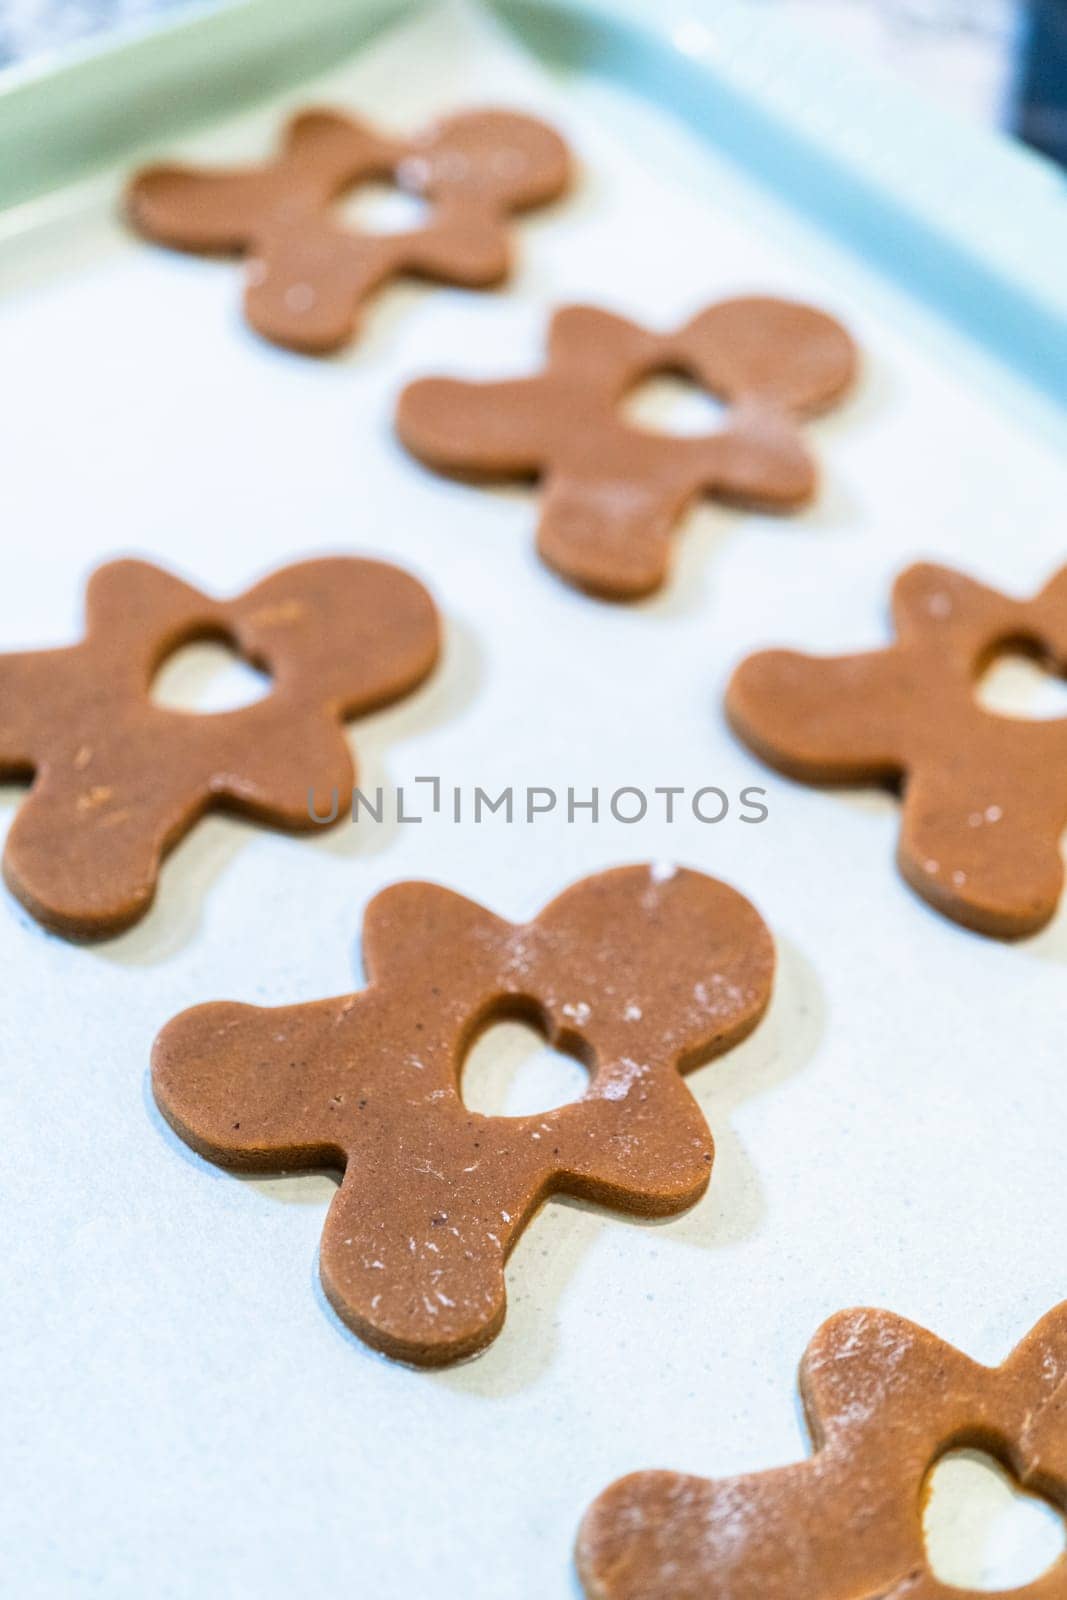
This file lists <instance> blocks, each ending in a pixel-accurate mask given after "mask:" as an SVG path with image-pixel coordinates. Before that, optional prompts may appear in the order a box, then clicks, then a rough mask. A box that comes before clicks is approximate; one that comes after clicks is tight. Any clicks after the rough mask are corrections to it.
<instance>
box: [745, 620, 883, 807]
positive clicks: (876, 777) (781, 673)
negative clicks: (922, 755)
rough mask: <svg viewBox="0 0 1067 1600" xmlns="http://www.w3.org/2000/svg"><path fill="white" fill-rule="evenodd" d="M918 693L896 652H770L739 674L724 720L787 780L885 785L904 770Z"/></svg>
mask: <svg viewBox="0 0 1067 1600" xmlns="http://www.w3.org/2000/svg"><path fill="white" fill-rule="evenodd" d="M913 693H914V691H913V685H912V683H911V681H910V678H909V674H908V671H907V664H906V662H905V661H904V660H903V659H902V658H901V657H900V656H899V655H898V654H897V653H896V652H894V651H890V650H886V651H876V652H872V653H871V654H869V655H856V656H840V657H834V658H832V659H831V658H826V659H819V658H817V657H813V656H804V655H799V654H796V653H795V652H793V651H789V650H765V651H761V652H760V653H759V654H758V655H754V656H749V657H748V659H747V660H746V661H743V662H742V663H741V665H740V666H739V667H738V668H737V670H736V671H735V673H734V675H733V677H732V679H731V680H730V684H729V687H728V688H727V691H726V715H727V718H728V720H729V722H730V725H731V727H732V728H733V730H734V732H735V733H736V734H737V735H738V737H739V738H741V739H743V740H744V742H745V744H747V745H748V746H749V748H750V749H751V750H754V751H755V752H756V754H757V755H758V756H760V757H761V758H762V759H763V760H764V761H766V762H767V763H768V765H769V766H772V767H776V768H777V769H778V771H780V772H784V773H786V774H787V775H788V776H789V777H793V778H799V779H801V780H803V781H806V782H809V783H864V782H884V781H887V780H893V779H895V778H897V777H898V776H899V775H900V773H901V771H902V770H903V769H904V767H905V766H906V762H907V747H906V737H905V729H906V728H907V725H908V708H909V705H910V704H912V703H913Z"/></svg>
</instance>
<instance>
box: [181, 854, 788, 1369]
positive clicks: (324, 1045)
mask: <svg viewBox="0 0 1067 1600" xmlns="http://www.w3.org/2000/svg"><path fill="white" fill-rule="evenodd" d="M363 959H364V966H365V968H366V971H367V974H368V978H369V986H368V987H367V988H366V989H364V990H363V991H362V992H361V993H358V994H350V995H345V996H342V997H340V998H338V999H334V1000H323V1001H319V1002H316V1003H311V1004H306V1005H291V1006H285V1007H281V1008H271V1009H263V1008H260V1007H255V1006H247V1005H229V1004H214V1005H206V1006H199V1007H197V1008H196V1009H194V1010H192V1011H187V1012H185V1013H184V1014H183V1015H181V1016H179V1017H178V1018H176V1019H175V1021H173V1022H172V1023H170V1024H169V1026H168V1027H167V1028H165V1029H164V1031H163V1032H162V1034H161V1035H160V1036H159V1038H158V1040H157V1041H156V1045H155V1050H154V1052H153V1058H152V1082H153V1088H154V1091H155V1096H156V1101H157V1103H158V1105H159V1107H160V1110H161V1111H162V1112H163V1115H164V1116H165V1117H166V1118H167V1120H168V1122H169V1123H170V1124H171V1126H172V1127H173V1128H174V1129H175V1130H176V1131H177V1133H178V1134H179V1135H180V1136H181V1138H182V1139H184V1140H185V1141H186V1143H188V1144H189V1145H191V1146H192V1148H193V1149H194V1150H197V1151H199V1153H200V1154H201V1155H203V1156H206V1157H207V1159H208V1160H210V1161H214V1162H217V1163H218V1164H219V1165H220V1166H224V1167H228V1168H230V1169H232V1170H234V1171H240V1172H272V1173H277V1172H281V1171H285V1172H294V1171H300V1170H309V1169H319V1168H323V1167H328V1168H333V1169H337V1170H343V1172H344V1177H343V1180H342V1182H341V1186H340V1188H339V1190H338V1192H337V1195H336V1197H335V1199H334V1201H333V1203H332V1205H331V1207H330V1211H329V1214H328V1216H327V1219H326V1225H325V1228H324V1231H323V1238H322V1248H321V1253H320V1272H321V1277H322V1282H323V1285H324V1288H325V1290H326V1294H327V1296H328V1297H329V1299H330V1302H331V1303H332V1305H333V1306H334V1308H335V1310H336V1311H337V1313H338V1315H339V1316H340V1317H341V1318H342V1319H343V1321H344V1322H346V1323H347V1324H348V1326H349V1327H350V1328H351V1329H352V1330H353V1331H354V1332H355V1333H356V1334H358V1336H359V1337H360V1338H361V1339H363V1340H365V1341H366V1342H367V1343H368V1344H371V1345H373V1346H375V1347H376V1348H377V1349H379V1350H382V1351H384V1352H385V1353H386V1354H387V1355H389V1356H392V1357H394V1358H396V1359H399V1360H403V1361H408V1362H412V1363H417V1364H419V1365H425V1366H436V1365H441V1364H443V1363H447V1362H453V1361H458V1360H460V1359H462V1358H463V1357H466V1356H470V1355H473V1354H474V1353H475V1352H477V1351H478V1350H480V1349H482V1348H483V1346H485V1345H487V1344H488V1343H489V1342H490V1341H491V1340H492V1339H493V1338H495V1336H496V1335H497V1333H498V1332H499V1331H500V1328H501V1326H502V1325H503V1321H504V1313H505V1286H504V1264H505V1262H506V1261H507V1258H508V1255H509V1253H510V1251H511V1249H512V1247H513V1246H514V1244H515V1242H516V1240H517V1239H518V1237H519V1235H520V1234H521V1233H522V1232H523V1230H524V1229H525V1227H526V1226H527V1224H528V1223H529V1222H530V1220H531V1218H532V1217H533V1215H534V1213H535V1212H536V1211H537V1209H538V1208H539V1207H540V1206H541V1204H542V1203H543V1202H544V1201H545V1200H547V1199H548V1198H549V1197H550V1196H551V1195H554V1194H568V1195H573V1196H578V1197H581V1198H584V1199H588V1200H593V1201H597V1202H598V1203H600V1204H601V1205H605V1206H609V1207H611V1208H613V1209H616V1210H620V1211H625V1212H631V1213H634V1214H636V1215H642V1216H669V1215H672V1214H673V1213H675V1212H678V1211H681V1210H683V1209H685V1208H686V1207H687V1206H690V1205H692V1204H693V1202H694V1201H696V1200H697V1199H699V1197H700V1196H701V1195H702V1194H703V1192H704V1190H705V1188H706V1187H707V1184H708V1180H709V1177H710V1174H711V1166H712V1157H713V1144H712V1139H711V1135H710V1134H709V1132H708V1129H707V1125H706V1123H705V1121H704V1118H703V1116H702V1114H701V1112H700V1109H699V1107H698V1106H697V1103H696V1101H695V1100H694V1099H693V1096H692V1095H691V1093H690V1092H689V1089H688V1088H687V1087H686V1085H685V1083H684V1082H683V1080H682V1076H681V1074H683V1073H687V1072H689V1071H691V1070H692V1069H693V1068H695V1067H697V1066H699V1065H701V1064H702V1063H703V1062H705V1061H709V1060H711V1059H712V1058H713V1057H714V1056H717V1055H720V1054H722V1053H723V1052H724V1051H726V1050H729V1049H731V1048H732V1047H733V1046H734V1045H735V1044H737V1043H738V1042H739V1041H740V1040H741V1039H743V1038H744V1037H745V1036H746V1035H747V1034H748V1033H749V1032H750V1031H751V1030H752V1029H753V1028H754V1027H755V1026H756V1024H757V1022H758V1021H759V1020H760V1018H761V1016H762V1015H763V1012H764V1010H765V1008H766V1006H767V1003H768V1000H769V997H770V990H771V980H772V974H773V967H774V949H773V945H772V942H771V937H770V934H769V933H768V931H767V928H766V927H765V925H764V923H763V921H762V920H761V918H760V916H759V915H758V913H757V912H756V911H755V910H754V909H753V907H752V906H751V905H750V904H749V902H748V901H747V900H745V899H743V898H742V897H741V896H740V895H739V894H737V893H735V891H734V890H732V889H730V888H727V887H726V885H724V884H722V883H719V882H716V881H715V880H714V879H711V878H706V877H704V876H703V875H702V874H700V873H697V872H691V871H685V870H681V869H679V870H677V871H675V872H673V874H672V875H670V876H665V875H664V874H663V873H662V872H660V871H655V870H652V869H649V868H648V867H643V866H642V867H621V868H618V869H616V870H614V871H609V872H604V873H601V874H599V875H598V876H596V877H592V878H586V879H584V880H583V881H581V882H580V883H577V884H575V885H574V886H573V887H572V888H570V889H568V890H567V891H566V892H565V893H564V894H562V895H561V896H560V897H559V898H558V899H556V900H554V901H553V902H552V903H551V904H550V905H549V906H547V907H546V909H545V910H544V911H542V912H541V914H540V915H539V916H538V917H537V918H536V919H535V920H534V921H533V922H531V923H529V924H527V925H525V926H514V925H512V924H510V923H507V922H504V921H502V920H501V919H500V918H499V917H496V916H494V915H493V914H492V913H491V912H489V911H486V910H484V909H483V908H482V907H481V906H479V905H476V904H474V903H473V902H471V901H469V900H465V899H461V898H460V896H459V895H456V894H453V893H451V892H450V891H449V890H446V889H442V888H437V887H435V886H433V885H431V884H426V883H404V884H399V885H396V886H394V887H392V888H390V889H386V890H385V891H383V893H381V894H379V895H378V897H377V898H376V899H375V900H374V901H373V902H372V903H371V905H370V906H369V908H368V910H367V914H366V919H365V923H364V933H363ZM506 1018H524V1019H526V1020H528V1021H533V1022H535V1023H537V1024H538V1025H539V1026H540V1027H542V1029H543V1030H544V1032H545V1034H546V1037H547V1038H548V1039H549V1041H550V1042H551V1043H552V1044H553V1045H555V1046H556V1047H557V1048H560V1049H563V1050H567V1051H569V1052H570V1053H572V1054H574V1055H576V1056H578V1057H579V1059H581V1060H582V1061H583V1062H584V1063H585V1064H586V1066H587V1068H588V1070H589V1075H590V1082H589V1087H588V1090H587V1092H586V1093H585V1094H584V1095H583V1096H582V1097H581V1098H580V1099H579V1100H576V1101H574V1102H573V1103H571V1104H569V1105H565V1106H561V1107H559V1108H558V1109H556V1110H554V1111H548V1112H545V1113H544V1114H540V1115H536V1116H522V1117H486V1116H481V1115H479V1114H477V1113H475V1112H472V1111H469V1110H468V1109H467V1108H466V1106H465V1105H464V1103H463V1100H462V1097H461V1093H460V1079H461V1073H462V1067H463V1061H464V1058H465V1056H466V1054H467V1052H468V1050H469V1048H470V1046H471V1044H472V1043H473V1041H474V1039H475V1038H476V1037H477V1036H478V1034H479V1033H480V1032H481V1031H482V1030H483V1029H484V1028H486V1027H487V1026H488V1025H490V1024H491V1023H493V1022H497V1021H500V1020H502V1019H506Z"/></svg>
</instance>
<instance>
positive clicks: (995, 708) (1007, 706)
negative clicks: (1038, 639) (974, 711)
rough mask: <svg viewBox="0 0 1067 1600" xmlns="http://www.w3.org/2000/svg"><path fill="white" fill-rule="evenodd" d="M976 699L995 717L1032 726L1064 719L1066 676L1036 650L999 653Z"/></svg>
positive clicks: (979, 685) (1066, 710)
mask: <svg viewBox="0 0 1067 1600" xmlns="http://www.w3.org/2000/svg"><path fill="white" fill-rule="evenodd" d="M975 699H976V700H977V701H978V704H979V705H980V706H981V707H982V708H983V710H985V711H991V712H992V713H993V715H994V716H997V717H1016V718H1022V719H1025V720H1027V721H1033V722H1045V721H1048V720H1049V719H1051V718H1054V717H1067V676H1062V675H1060V674H1059V673H1058V672H1057V671H1056V669H1055V667H1054V666H1052V665H1051V664H1049V663H1048V662H1047V660H1046V658H1045V657H1043V656H1042V655H1041V653H1040V652H1039V651H1037V650H1028V649H1024V648H1022V647H1017V648H1014V649H1008V650H1000V651H998V652H997V654H996V655H995V656H994V657H993V659H992V661H990V663H989V665H988V666H987V667H986V669H985V671H984V672H983V673H982V676H981V677H980V678H979V680H978V683H977V684H976V686H975Z"/></svg>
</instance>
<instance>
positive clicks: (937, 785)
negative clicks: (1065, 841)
mask: <svg viewBox="0 0 1067 1600" xmlns="http://www.w3.org/2000/svg"><path fill="white" fill-rule="evenodd" d="M1064 812H1065V807H1064V803H1063V799H1062V797H1061V796H1059V795H1048V794H1047V792H1046V794H1044V795H1043V794H1042V789H1041V785H1040V784H1039V783H1037V782H1026V781H1020V774H1019V773H1018V772H1017V771H1016V772H1013V771H1012V770H1011V767H1010V765H1005V767H1004V768H1003V769H1002V770H1000V771H996V770H991V769H988V768H980V769H978V770H976V771H974V772H972V773H968V772H966V771H961V770H960V769H959V763H957V764H956V765H954V766H952V767H951V768H948V769H946V771H945V772H944V773H943V774H942V773H930V772H918V773H916V774H915V775H914V777H913V778H912V779H911V780H910V781H909V783H908V785H907V789H906V792H905V799H904V815H903V819H902V823H901V830H900V842H899V845H898V849H897V861H898V864H899V866H900V871H901V873H902V874H903V876H904V877H905V878H906V879H907V881H908V883H909V884H910V885H911V887H912V888H913V889H915V890H916V891H917V893H919V894H920V895H922V897H923V899H924V900H928V901H929V902H930V904H931V905H932V906H934V907H935V908H936V909H937V910H938V911H941V912H943V913H944V915H946V916H949V917H952V918H953V919H954V921H956V922H960V923H962V924H963V926H964V927H967V928H973V929H975V930H976V931H977V932H978V933H987V934H992V935H994V936H996V937H998V938H1004V939H1013V938H1021V937H1023V936H1025V935H1026V934H1031V933H1036V932H1037V931H1038V930H1039V929H1041V928H1043V927H1044V926H1045V924H1046V923H1047V922H1048V921H1049V920H1050V918H1051V917H1052V916H1053V914H1054V913H1055V910H1056V906H1057V904H1058V903H1059V898H1060V894H1061V893H1062V890H1063V859H1062V856H1061V854H1060V841H1061V837H1062V834H1063V830H1064V827H1065V825H1067V816H1065V814H1064Z"/></svg>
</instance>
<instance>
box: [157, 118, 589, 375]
mask: <svg viewBox="0 0 1067 1600" xmlns="http://www.w3.org/2000/svg"><path fill="white" fill-rule="evenodd" d="M569 172H570V157H569V154H568V151H567V147H566V145H565V144H564V142H563V140H562V139H561V138H560V137H559V135H558V134H557V133H555V132H554V131H553V129H551V128H549V127H546V126H545V124H544V123H542V122H538V121H536V120H535V119H534V118H533V117H527V116H520V115H518V114H517V113H515V112H511V111H495V110H484V111H467V112H463V113H460V114H459V115H457V116H452V117H449V118H447V120H445V121H443V122H440V123H437V124H435V125H434V126H432V127H429V128H426V129H424V130H423V131H422V132H421V133H419V134H416V135H415V137H414V138H412V139H407V140H401V139H392V138H389V137H387V136H386V135H384V134H381V133H378V132H377V131H376V130H375V129H373V128H371V127H369V126H368V125H367V124H366V123H363V122H359V121H357V120H356V119H354V118H352V117H348V116H344V115H342V114H341V113H340V112H336V111H328V110H309V111H304V112H301V113H300V115H298V116H296V117H294V118H293V119H292V121H291V122H290V123H289V124H288V126H287V128H286V129H285V132H284V135H283V138H282V147H281V150H280V152H279V154H278V155H277V156H276V157H275V158H274V160H273V161H269V162H266V163H264V164H263V165H262V166H256V167H247V168H242V169H238V170H231V171H217V172H212V171H204V170H201V169H199V168H196V167H181V166H158V167H149V168H147V169H146V170H144V171H143V172H139V173H138V174H137V175H136V176H135V177H134V178H133V180H132V182H131V183H130V185H129V188H128V190H127V194H126V210H127V214H128V216H129V218H130V220H131V222H132V223H133V225H134V227H135V228H137V230H138V231H139V232H140V233H142V234H143V235H144V236H145V237H146V238H148V239H152V240H154V241H155V242H157V243H159V244H165V245H171V246H173V247H175V248H177V249H182V250H192V251H197V252H201V253H207V252H215V253H231V254H238V255H244V256H245V257H246V258H247V267H246V273H245V316H246V318H247V320H248V322H249V324H250V325H251V326H252V327H253V328H254V329H255V330H256V332H257V333H260V334H262V335H263V337H264V338H266V339H270V340H272V341H273V342H274V343H275V344H280V345H285V346H287V347H288V348H289V349H292V350H299V351H303V352H304V353H306V354H309V355H321V354H324V353H326V352H328V351H331V350H336V349H338V348H339V347H340V346H341V345H343V344H346V343H347V342H348V340H349V339H350V338H351V337H352V334H353V332H354V330H355V327H356V324H357V321H358V318H359V314H360V311H361V309H362V307H363V305H364V303H365V302H366V301H367V299H368V298H369V297H370V295H371V294H373V292H374V291H375V290H376V289H378V288H380V287H381V286H382V285H383V284H385V283H387V282H388V281H389V280H391V279H393V278H396V277H399V276H401V275H403V274H406V275H414V276H417V277H421V278H427V279H432V280H434V281H436V282H439V283H453V284H459V285H461V286H462V287H465V288H470V289H479V288H490V287H492V286H493V285H495V284H498V283H501V282H503V281H504V279H505V278H506V277H507V276H508V273H509V271H510V269H511V253H510V247H509V240H508V223H509V220H510V218H511V216H512V214H513V213H516V212H520V211H527V210H530V209H532V208H533V207H535V206H541V205H545V204H547V203H548V202H549V201H551V200H555V199H556V198H557V197H558V196H559V195H561V194H562V193H563V192H564V190H565V189H566V187H567V184H568V181H569ZM383 180H385V181H389V182H393V183H395V184H397V186H398V187H399V188H401V189H403V190H406V191H408V192H409V193H411V194H413V195H416V196H419V197H421V198H422V199H424V200H425V201H426V202H427V204H428V206H429V214H428V216H427V220H426V222H425V224H424V226H422V227H419V228H414V229H412V230H410V231H408V232H404V233H396V234H391V235H390V234H374V233H369V232H367V233H360V232H358V231H355V230H353V229H351V228H348V227H346V226H345V225H344V223H343V222H342V221H340V220H339V219H338V217H337V215H336V207H337V205H338V203H339V201H340V200H341V199H342V198H343V197H344V196H345V195H346V194H347V193H348V192H349V191H351V190H353V189H356V188H357V187H358V186H359V185H360V184H365V183H370V182H375V181H378V182H380V181H383Z"/></svg>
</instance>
